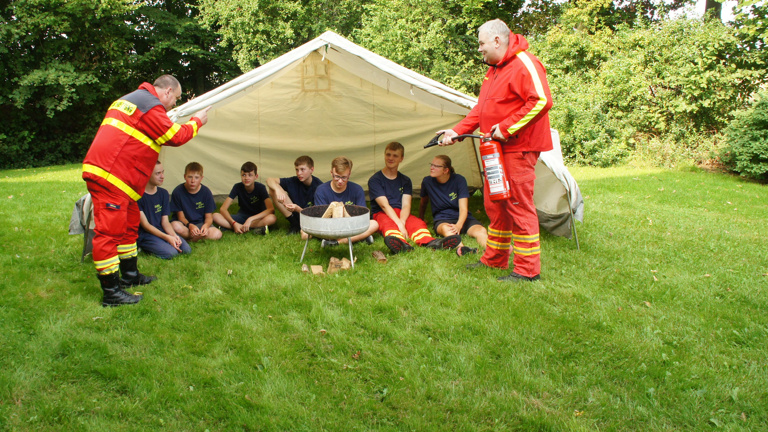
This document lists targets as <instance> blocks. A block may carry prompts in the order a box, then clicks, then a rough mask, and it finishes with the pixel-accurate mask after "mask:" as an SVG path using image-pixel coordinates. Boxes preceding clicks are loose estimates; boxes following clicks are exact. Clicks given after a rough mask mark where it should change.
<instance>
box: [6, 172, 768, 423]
mask: <svg viewBox="0 0 768 432" xmlns="http://www.w3.org/2000/svg"><path fill="white" fill-rule="evenodd" d="M571 172H572V174H573V175H574V177H575V178H576V179H577V181H578V182H579V184H580V187H581V189H582V193H583V195H584V196H585V201H586V213H585V222H584V223H583V224H579V225H578V226H577V228H578V233H579V239H580V242H581V250H580V251H579V250H577V248H576V245H575V242H574V241H572V240H567V239H563V238H559V237H553V236H550V235H547V234H542V249H543V252H542V280H541V282H539V283H535V284H525V285H511V284H504V283H499V282H497V281H496V277H498V276H500V275H503V274H506V272H503V271H499V270H488V269H486V270H475V271H469V270H465V269H464V265H465V264H467V263H470V262H474V261H475V260H476V259H477V257H462V258H459V257H457V256H456V255H455V254H451V253H448V252H433V251H430V250H424V249H419V250H416V251H414V252H413V253H410V254H407V255H398V256H394V257H392V256H390V257H389V258H390V259H389V262H388V263H387V264H383V265H382V264H379V263H377V262H376V261H375V260H374V258H373V257H372V256H371V252H373V251H374V250H381V251H385V252H386V253H387V254H388V252H387V251H386V247H385V246H384V244H383V240H382V239H381V237H376V242H375V243H374V244H373V245H365V244H359V245H356V246H355V254H356V255H357V257H358V261H357V266H356V268H355V269H354V270H352V271H346V272H342V273H339V274H336V275H332V276H311V275H308V274H304V273H302V272H301V271H300V267H301V266H300V264H299V257H300V255H301V251H302V247H303V245H304V243H303V242H302V241H300V240H299V238H298V237H296V236H288V235H287V234H286V230H285V229H283V228H284V227H285V226H286V222H285V220H284V219H282V218H280V219H279V224H280V225H281V229H273V230H272V232H271V233H270V234H269V235H267V236H264V237H261V236H254V235H251V234H248V235H244V236H236V235H234V234H231V233H229V234H225V237H224V239H222V241H219V242H208V243H203V244H198V245H193V253H192V254H191V255H189V256H184V257H180V258H177V259H175V260H172V261H163V260H159V259H156V258H154V257H149V256H146V255H143V254H140V257H139V266H140V269H141V270H142V271H143V272H144V273H147V274H155V275H157V276H158V277H159V280H158V281H156V282H154V283H152V284H151V285H149V286H147V287H146V289H144V290H143V291H144V295H145V297H144V300H143V301H142V302H141V303H140V304H139V305H137V306H132V307H119V308H102V307H101V305H100V300H101V292H100V289H99V288H98V280H97V279H96V275H95V270H94V268H93V264H92V263H91V262H90V261H89V260H86V263H85V264H81V263H80V252H81V247H82V236H69V235H68V234H67V227H68V223H69V217H70V215H71V212H72V207H73V204H74V202H75V201H76V200H77V198H78V197H79V196H81V195H82V194H84V193H85V185H84V183H83V182H82V180H80V176H79V165H68V166H57V167H49V168H39V169H27V170H14V171H0V203H2V204H1V205H0V266H2V273H0V290H1V292H2V296H0V334H1V335H2V336H0V341H1V342H0V365H2V368H1V369H0V430H9V431H17V430H18V431H26V430H34V431H68V430H92V431H148V430H171V431H206V430H207V431H240V430H247V431H251V430H252V431H262V430H263V431H273V430H275V431H278V430H279V431H286V430H290V431H303V430H307V431H319V430H328V431H340V430H344V431H347V430H366V431H368V430H376V431H406V430H414V431H447V430H458V431H478V430H480V431H482V430H487V431H499V430H545V431H546V430H551V431H561V430H585V431H587V430H590V431H591V430H620V431H624V430H638V431H654V430H658V431H667V430H697V431H698V430H768V394H767V393H768V365H767V360H766V358H767V357H768V356H767V355H766V354H767V352H768V315H767V313H768V292H767V291H768V290H767V289H766V287H768V276H767V275H768V247H766V239H768V224H767V223H766V216H767V215H768V211H767V210H768V191H767V190H766V187H765V186H762V185H758V184H754V183H749V182H745V181H742V180H740V179H738V178H735V177H731V176H726V175H721V174H712V173H706V172H703V171H700V170H698V169H692V168H691V169H681V170H675V171H669V170H662V169H651V168H631V167H622V168H612V169H596V168H571ZM173 186H175V185H166V188H167V189H169V190H170V189H172V188H173ZM481 206H482V203H481V201H480V199H479V198H477V197H473V199H472V201H471V203H470V207H471V208H472V209H473V210H477V209H478V208H480V207H481ZM414 208H418V205H417V204H416V205H414ZM479 216H480V217H481V220H485V219H484V217H483V215H482V214H481V215H479ZM466 243H468V244H470V245H474V243H473V242H472V240H468V241H466ZM310 248H311V250H310V251H308V252H307V256H306V258H305V262H307V263H309V264H325V265H327V262H328V259H329V258H330V257H332V256H336V257H339V258H341V257H344V256H345V254H347V253H348V250H347V249H345V248H344V247H339V248H334V249H320V247H319V242H317V241H315V242H311V243H310Z"/></svg>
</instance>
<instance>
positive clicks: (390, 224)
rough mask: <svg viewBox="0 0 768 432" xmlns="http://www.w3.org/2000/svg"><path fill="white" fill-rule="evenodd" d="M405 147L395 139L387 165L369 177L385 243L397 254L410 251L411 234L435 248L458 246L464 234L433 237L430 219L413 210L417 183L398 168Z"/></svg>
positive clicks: (373, 208) (388, 151) (421, 243)
mask: <svg viewBox="0 0 768 432" xmlns="http://www.w3.org/2000/svg"><path fill="white" fill-rule="evenodd" d="M404 154H405V148H404V147H403V145H402V144H400V143H399V142H396V141H393V142H391V143H389V144H387V148H386V149H384V165H385V166H384V169H382V170H381V171H379V172H377V173H376V174H374V175H373V176H371V178H370V179H369V180H368V193H369V194H370V196H371V211H372V212H373V220H374V221H376V222H378V225H379V232H381V234H382V235H383V236H384V244H386V245H387V247H388V248H389V250H390V251H392V253H393V254H397V253H400V252H408V251H411V250H413V247H412V246H411V245H409V244H408V242H407V240H406V239H408V238H410V239H411V240H412V241H413V242H414V243H416V244H417V245H419V246H425V247H428V248H431V249H454V248H456V246H458V245H459V243H461V236H459V235H450V236H448V237H444V238H441V239H436V238H434V237H432V234H430V233H429V229H427V223H426V222H424V221H423V220H422V219H419V218H417V217H416V216H413V215H412V214H411V199H412V198H413V183H412V182H411V179H410V178H409V177H408V176H406V175H405V174H403V173H401V172H399V171H398V169H399V167H400V163H401V162H402V161H403V157H404Z"/></svg>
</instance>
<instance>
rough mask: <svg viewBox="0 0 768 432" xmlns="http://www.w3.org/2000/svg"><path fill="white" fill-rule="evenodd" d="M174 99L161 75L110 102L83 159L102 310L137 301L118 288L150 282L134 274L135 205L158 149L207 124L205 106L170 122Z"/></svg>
mask: <svg viewBox="0 0 768 432" xmlns="http://www.w3.org/2000/svg"><path fill="white" fill-rule="evenodd" d="M180 98H181V85H180V84H179V81H178V80H176V78H174V77H172V76H171V75H163V76H161V77H160V78H158V79H157V80H156V81H155V82H154V84H150V83H146V82H145V83H143V84H142V85H140V86H139V89H138V90H136V91H134V92H133V93H129V94H127V95H125V96H123V97H121V98H120V99H118V100H117V101H115V102H114V103H112V105H111V106H110V107H109V110H108V111H107V115H106V116H105V117H104V121H102V123H101V127H100V128H99V131H98V132H97V133H96V137H95V138H94V139H93V143H92V144H91V147H90V149H88V153H87V154H86V155H85V160H84V161H83V179H84V180H85V183H86V186H87V188H88V192H90V193H91V197H92V199H93V216H94V221H95V224H96V229H95V230H94V233H95V235H94V237H93V263H94V264H95V265H96V271H97V272H98V277H99V281H100V282H101V289H102V290H103V291H104V297H103V299H102V305H103V306H119V305H123V304H135V303H138V302H139V301H140V300H141V298H142V296H141V295H132V294H129V293H127V292H125V291H124V290H123V288H127V287H131V286H134V285H146V284H148V283H150V282H152V281H153V280H155V279H156V278H155V277H154V276H145V275H143V274H141V273H140V272H139V270H138V266H137V249H136V239H137V238H138V228H139V222H140V212H139V206H138V204H137V203H136V201H138V199H139V198H141V195H142V194H143V193H144V187H145V186H146V184H147V181H148V180H149V176H150V175H152V170H153V169H154V167H155V162H157V157H158V154H159V153H160V147H161V146H163V145H170V146H180V145H182V144H184V143H186V142H187V141H189V140H191V139H192V138H193V137H194V136H195V135H197V131H198V129H199V128H201V127H202V126H203V125H204V124H205V123H206V122H207V121H208V114H207V113H208V109H209V108H210V107H208V108H206V109H203V110H201V111H199V112H197V113H196V114H195V115H194V116H193V117H192V118H191V119H190V120H189V122H187V123H186V124H184V125H181V124H176V123H174V122H172V121H171V119H170V118H168V115H167V114H166V111H168V110H170V109H172V108H173V107H174V106H175V105H176V101H177V100H178V99H180ZM120 273H122V277H121V275H120Z"/></svg>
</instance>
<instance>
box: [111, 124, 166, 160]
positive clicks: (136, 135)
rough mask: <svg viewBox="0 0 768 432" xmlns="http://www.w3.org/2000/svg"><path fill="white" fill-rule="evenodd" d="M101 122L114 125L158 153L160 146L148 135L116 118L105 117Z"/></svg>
mask: <svg viewBox="0 0 768 432" xmlns="http://www.w3.org/2000/svg"><path fill="white" fill-rule="evenodd" d="M101 124H102V125H109V126H112V127H116V128H118V129H120V130H121V131H123V132H125V133H127V134H128V135H130V136H132V137H134V138H136V139H137V140H139V141H141V142H143V143H144V144H146V145H148V146H149V147H150V148H151V149H152V150H154V151H156V152H158V153H160V146H159V145H158V144H156V143H155V142H154V141H152V139H150V138H149V137H148V136H146V135H144V134H143V133H141V132H139V131H138V130H136V129H135V128H133V127H131V126H128V125H127V124H125V123H123V122H121V121H120V120H118V119H116V118H105V119H104V121H103V122H101Z"/></svg>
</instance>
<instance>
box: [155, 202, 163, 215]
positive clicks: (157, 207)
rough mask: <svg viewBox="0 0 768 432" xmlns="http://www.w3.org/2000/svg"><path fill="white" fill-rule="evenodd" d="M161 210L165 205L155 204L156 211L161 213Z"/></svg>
mask: <svg viewBox="0 0 768 432" xmlns="http://www.w3.org/2000/svg"><path fill="white" fill-rule="evenodd" d="M161 211H163V205H162V204H155V213H160V212H161Z"/></svg>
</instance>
